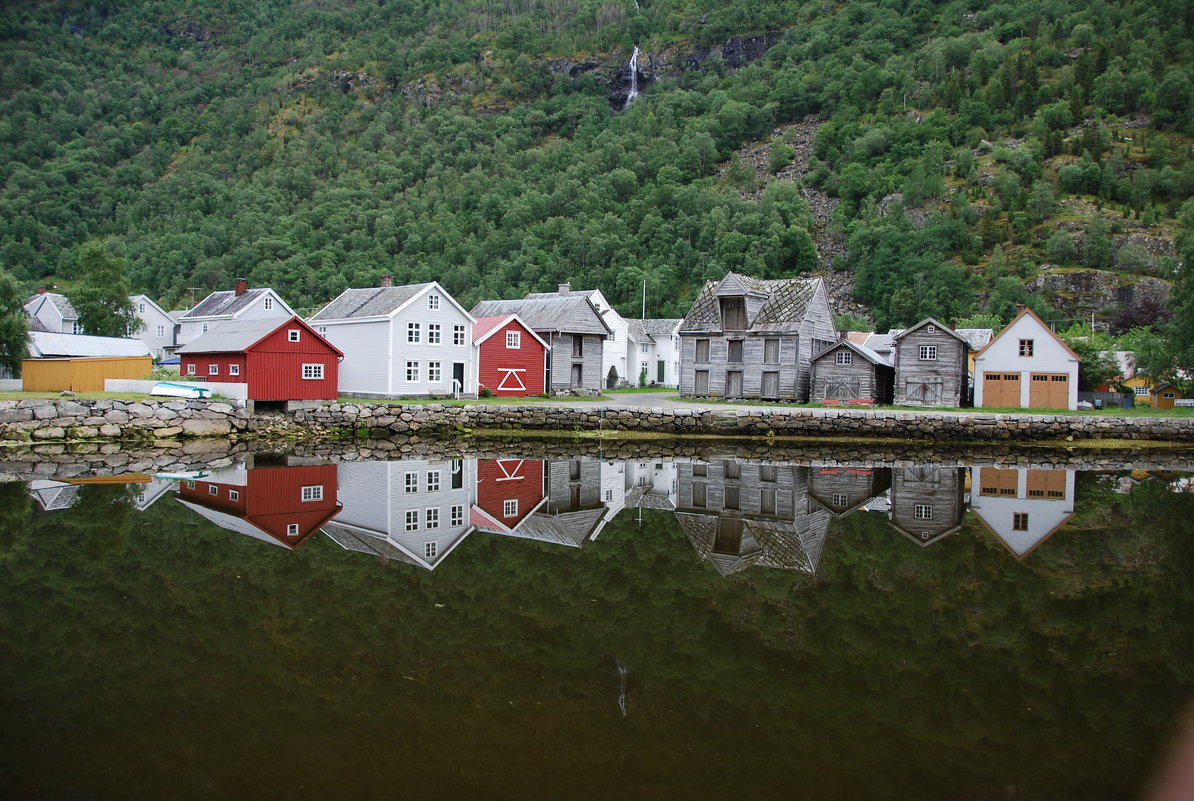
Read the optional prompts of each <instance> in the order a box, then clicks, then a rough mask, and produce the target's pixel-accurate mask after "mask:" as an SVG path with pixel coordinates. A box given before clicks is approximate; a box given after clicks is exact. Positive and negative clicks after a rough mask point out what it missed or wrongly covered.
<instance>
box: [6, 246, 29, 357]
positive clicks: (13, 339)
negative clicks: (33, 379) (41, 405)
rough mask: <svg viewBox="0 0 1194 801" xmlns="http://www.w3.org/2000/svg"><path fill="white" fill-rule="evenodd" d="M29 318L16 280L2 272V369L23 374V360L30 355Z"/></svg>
mask: <svg viewBox="0 0 1194 801" xmlns="http://www.w3.org/2000/svg"><path fill="white" fill-rule="evenodd" d="M28 344H29V318H28V316H27V315H26V314H25V297H24V295H23V294H22V292H21V287H20V285H19V284H17V282H16V279H14V278H13V277H12V276H11V275H9V274H8V273H7V272H5V271H4V270H0V368H4V369H6V370H8V372H9V373H10V374H12V375H14V376H19V375H20V374H21V360H22V359H24V358H26V357H27V356H28V355H29V353H28V351H27V350H26V348H27V346H28Z"/></svg>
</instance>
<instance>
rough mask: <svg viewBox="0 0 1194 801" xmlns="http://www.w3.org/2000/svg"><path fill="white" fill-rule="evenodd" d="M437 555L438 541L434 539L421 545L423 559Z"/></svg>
mask: <svg viewBox="0 0 1194 801" xmlns="http://www.w3.org/2000/svg"><path fill="white" fill-rule="evenodd" d="M437 555H439V543H438V542H436V541H435V540H432V541H431V542H429V543H427V544H426V545H424V546H423V558H424V559H434V558H435V557H436V556H437Z"/></svg>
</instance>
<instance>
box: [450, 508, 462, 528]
mask: <svg viewBox="0 0 1194 801" xmlns="http://www.w3.org/2000/svg"><path fill="white" fill-rule="evenodd" d="M450 525H453V526H463V525H464V506H462V505H461V504H456V505H455V506H453V507H452V510H451V523H450Z"/></svg>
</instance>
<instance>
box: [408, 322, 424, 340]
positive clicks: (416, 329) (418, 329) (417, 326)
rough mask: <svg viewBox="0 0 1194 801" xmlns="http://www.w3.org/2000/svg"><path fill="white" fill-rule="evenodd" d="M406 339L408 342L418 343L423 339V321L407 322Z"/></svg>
mask: <svg viewBox="0 0 1194 801" xmlns="http://www.w3.org/2000/svg"><path fill="white" fill-rule="evenodd" d="M406 341H407V343H408V344H411V345H417V344H419V343H420V342H422V341H423V334H422V324H421V323H407V324H406Z"/></svg>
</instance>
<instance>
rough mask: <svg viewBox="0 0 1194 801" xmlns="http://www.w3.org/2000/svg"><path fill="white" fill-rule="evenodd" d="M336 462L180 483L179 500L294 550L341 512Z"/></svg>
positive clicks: (210, 517)
mask: <svg viewBox="0 0 1194 801" xmlns="http://www.w3.org/2000/svg"><path fill="white" fill-rule="evenodd" d="M336 491H337V484H336V465H334V464H321V465H304V466H301V467H262V468H256V469H254V470H225V471H221V472H219V473H215V474H213V475H210V476H206V477H205V478H202V479H195V480H193V481H183V482H182V484H181V485H180V486H179V489H178V494H179V500H180V501H182V503H183V504H184V505H185V506H187V508H189V509H191V510H192V511H194V512H195V513H197V514H199V515H201V516H202V517H205V518H207V519H208V520H210V521H211V522H213V523H215V524H216V525H217V526H220V527H221V528H226V529H228V530H229V531H235V532H237V533H238V534H244V535H246V536H248V537H253V538H254V539H258V540H262V541H264V542H268V543H270V544H271V545H280V546H282V547H283V548H289V549H291V550H294V549H295V548H298V547H299V546H300V545H302V544H303V543H304V542H306V541H307V540H308V539H310V538H311V536H312V535H313V534H315V532H316V531H318V530H319V529H320V527H321V526H323V525H324V524H325V523H327V522H328V521H329V520H331V519H332V518H333V517H335V516H336V515H337V514H339V512H340V508H341V507H340V503H339V501H338V500H337V497H336V494H337V492H336Z"/></svg>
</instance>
